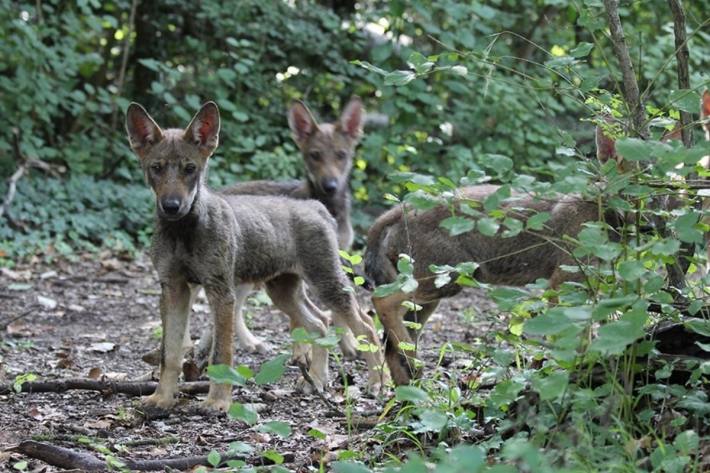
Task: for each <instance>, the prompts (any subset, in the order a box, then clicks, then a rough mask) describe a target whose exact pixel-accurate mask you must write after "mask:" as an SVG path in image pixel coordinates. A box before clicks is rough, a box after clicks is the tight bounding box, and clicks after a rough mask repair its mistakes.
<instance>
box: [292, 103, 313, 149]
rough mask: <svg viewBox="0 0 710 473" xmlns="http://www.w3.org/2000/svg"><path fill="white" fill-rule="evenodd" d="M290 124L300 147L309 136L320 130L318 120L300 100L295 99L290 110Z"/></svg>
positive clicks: (294, 139) (294, 138)
mask: <svg viewBox="0 0 710 473" xmlns="http://www.w3.org/2000/svg"><path fill="white" fill-rule="evenodd" d="M288 126H289V128H291V133H293V141H295V142H296V144H297V145H298V147H299V148H303V146H304V145H305V144H306V141H307V140H308V138H309V137H310V136H311V135H313V133H315V132H316V130H318V122H316V119H315V118H313V114H312V113H311V111H310V110H308V107H306V104H304V103H303V102H301V101H300V100H296V101H294V102H293V104H292V105H291V108H290V109H289V110H288Z"/></svg>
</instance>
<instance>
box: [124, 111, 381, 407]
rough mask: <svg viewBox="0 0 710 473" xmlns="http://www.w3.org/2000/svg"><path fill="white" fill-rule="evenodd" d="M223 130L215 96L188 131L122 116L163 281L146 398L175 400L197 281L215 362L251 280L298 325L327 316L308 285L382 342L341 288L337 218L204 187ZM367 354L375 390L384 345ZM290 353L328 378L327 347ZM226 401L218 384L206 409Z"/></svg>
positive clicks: (358, 329) (342, 318)
mask: <svg viewBox="0 0 710 473" xmlns="http://www.w3.org/2000/svg"><path fill="white" fill-rule="evenodd" d="M219 128H220V120H219V111H218V109H217V105H216V104H214V103H213V102H208V103H206V104H205V105H204V106H203V107H202V108H201V109H200V111H199V112H198V113H197V114H196V115H195V117H194V118H193V119H192V121H191V122H190V124H189V125H188V127H187V128H186V129H184V130H182V129H166V130H162V129H161V128H160V127H159V126H158V125H157V124H156V123H155V121H154V120H153V119H152V118H151V117H150V115H148V113H147V112H146V111H145V109H143V107H141V106H140V105H138V104H135V103H133V104H131V105H130V106H129V108H128V111H127V114H126V129H127V131H128V137H129V141H130V144H131V148H132V149H133V151H134V152H135V153H136V155H137V156H138V158H139V160H140V164H141V167H142V169H143V172H144V174H145V178H146V181H147V183H148V184H149V186H150V187H151V189H152V190H153V192H154V193H155V197H156V223H155V233H154V235H153V243H152V247H151V259H152V261H153V265H154V266H155V269H156V271H157V273H158V279H159V281H160V286H161V296H160V316H161V320H162V324H163V336H162V341H161V357H160V358H161V360H160V382H159V384H158V388H157V389H156V391H155V393H154V394H152V395H151V396H149V397H147V398H146V399H145V400H144V402H145V404H147V405H152V406H157V407H161V408H169V407H171V406H173V405H174V403H175V392H176V389H177V381H178V376H179V373H180V368H181V364H182V357H183V339H184V336H185V332H186V329H187V325H188V318H189V314H190V311H191V306H192V300H193V296H194V294H195V292H196V289H197V287H198V286H202V287H204V289H205V293H206V295H207V300H208V302H209V305H210V308H211V310H212V312H213V316H214V330H213V343H212V353H211V360H210V361H211V363H220V364H226V365H229V366H231V365H232V357H233V351H234V350H233V340H234V333H233V327H234V314H235V313H236V312H237V311H238V310H239V307H238V305H239V299H238V298H237V294H238V293H239V292H240V288H241V287H242V286H243V285H245V284H246V285H253V284H258V283H263V284H265V286H266V290H267V293H268V294H269V296H270V297H271V299H272V301H273V302H274V304H275V305H276V306H277V307H278V308H279V309H280V310H282V311H283V312H285V313H286V314H287V315H288V316H289V318H290V321H291V326H292V327H304V328H305V329H307V330H308V331H310V332H316V333H319V334H322V335H325V334H326V326H325V324H324V323H323V322H322V321H321V319H320V318H319V317H318V315H316V314H314V313H313V311H312V310H311V309H310V307H309V305H308V304H307V303H306V302H305V301H304V300H303V297H304V294H305V292H304V289H303V284H304V283H307V284H308V286H309V287H310V288H311V290H312V291H313V292H314V293H315V294H316V295H317V296H318V298H319V300H321V301H322V302H323V304H324V305H325V306H327V307H328V308H329V309H330V310H331V311H332V313H333V318H334V319H335V320H338V321H339V323H341V324H343V325H347V326H348V327H349V328H350V329H351V330H352V331H353V332H354V333H355V334H357V335H362V336H364V337H365V338H366V339H367V340H368V342H369V343H371V344H374V345H375V346H376V347H379V346H380V345H379V340H378V338H377V335H376V332H375V329H374V325H373V324H372V321H371V320H370V319H369V317H367V315H365V314H364V313H362V312H361V310H360V309H359V307H358V305H357V301H356V300H355V297H354V295H353V294H352V292H349V291H344V290H343V287H345V286H348V284H349V282H348V279H347V277H346V276H345V274H344V273H343V271H342V269H341V268H340V259H339V255H338V244H337V236H336V231H335V224H334V222H333V218H332V217H331V216H330V214H329V213H328V211H327V210H326V209H325V207H324V206H323V205H322V204H320V203H319V202H316V201H314V200H312V201H301V202H299V201H296V200H294V199H288V198H283V197H263V196H246V195H245V196H236V195H234V196H229V195H225V194H220V193H217V192H213V191H211V190H210V189H208V188H207V186H206V185H205V180H206V178H205V177H206V172H207V161H208V158H209V157H210V156H211V155H212V153H213V152H214V150H215V149H216V148H217V144H218V136H219ZM364 357H365V360H366V361H367V363H368V367H369V380H368V381H369V385H370V388H371V389H372V390H373V391H378V390H379V389H380V387H381V385H382V383H383V381H384V379H383V375H384V373H383V372H382V370H381V366H380V364H381V361H382V355H381V352H380V351H379V350H377V351H375V352H374V353H365V354H364ZM294 358H295V360H296V361H297V362H298V363H300V364H305V365H307V366H308V365H310V368H309V375H310V377H311V378H312V381H313V383H314V385H315V387H316V389H323V388H324V387H325V386H326V384H327V376H328V359H327V358H328V353H327V351H326V350H325V349H324V348H323V347H320V346H318V345H314V346H313V348H312V350H311V348H310V347H308V346H301V345H299V346H297V347H296V348H295V349H294ZM306 386H307V385H304V387H306ZM230 403H231V386H229V385H222V384H216V383H214V382H212V383H211V384H210V389H209V393H208V396H207V399H206V401H205V405H206V407H208V408H211V409H217V410H226V409H228V408H229V405H230Z"/></svg>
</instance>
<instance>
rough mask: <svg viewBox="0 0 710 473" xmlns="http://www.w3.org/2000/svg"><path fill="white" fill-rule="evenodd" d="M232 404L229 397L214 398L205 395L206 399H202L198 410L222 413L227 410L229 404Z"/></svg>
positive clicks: (208, 412)
mask: <svg viewBox="0 0 710 473" xmlns="http://www.w3.org/2000/svg"><path fill="white" fill-rule="evenodd" d="M231 405H232V399H231V397H228V398H215V397H209V396H207V399H205V400H204V401H202V402H201V403H200V406H199V408H198V409H199V410H200V411H201V412H203V413H207V414H214V413H223V412H227V411H228V410H229V406H231Z"/></svg>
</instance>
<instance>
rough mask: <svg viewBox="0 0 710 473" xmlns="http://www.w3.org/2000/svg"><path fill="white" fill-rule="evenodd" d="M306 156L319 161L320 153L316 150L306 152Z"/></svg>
mask: <svg viewBox="0 0 710 473" xmlns="http://www.w3.org/2000/svg"><path fill="white" fill-rule="evenodd" d="M308 157H309V158H311V159H312V160H313V161H320V153H319V152H318V151H313V152H311V153H308Z"/></svg>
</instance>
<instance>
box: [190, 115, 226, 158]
mask: <svg viewBox="0 0 710 473" xmlns="http://www.w3.org/2000/svg"><path fill="white" fill-rule="evenodd" d="M219 126H220V123H219V109H218V108H217V104H216V103H214V102H207V103H206V104H204V105H203V106H202V108H201V109H200V111H199V112H197V113H196V114H195V116H194V117H192V121H191V122H190V124H189V125H187V128H185V133H184V134H183V135H182V139H183V140H185V141H187V142H188V143H193V144H195V145H196V146H197V147H198V148H199V149H200V153H201V154H202V156H203V157H205V158H208V157H209V156H210V155H211V154H212V153H213V152H214V150H215V149H217V145H218V144H219Z"/></svg>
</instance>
